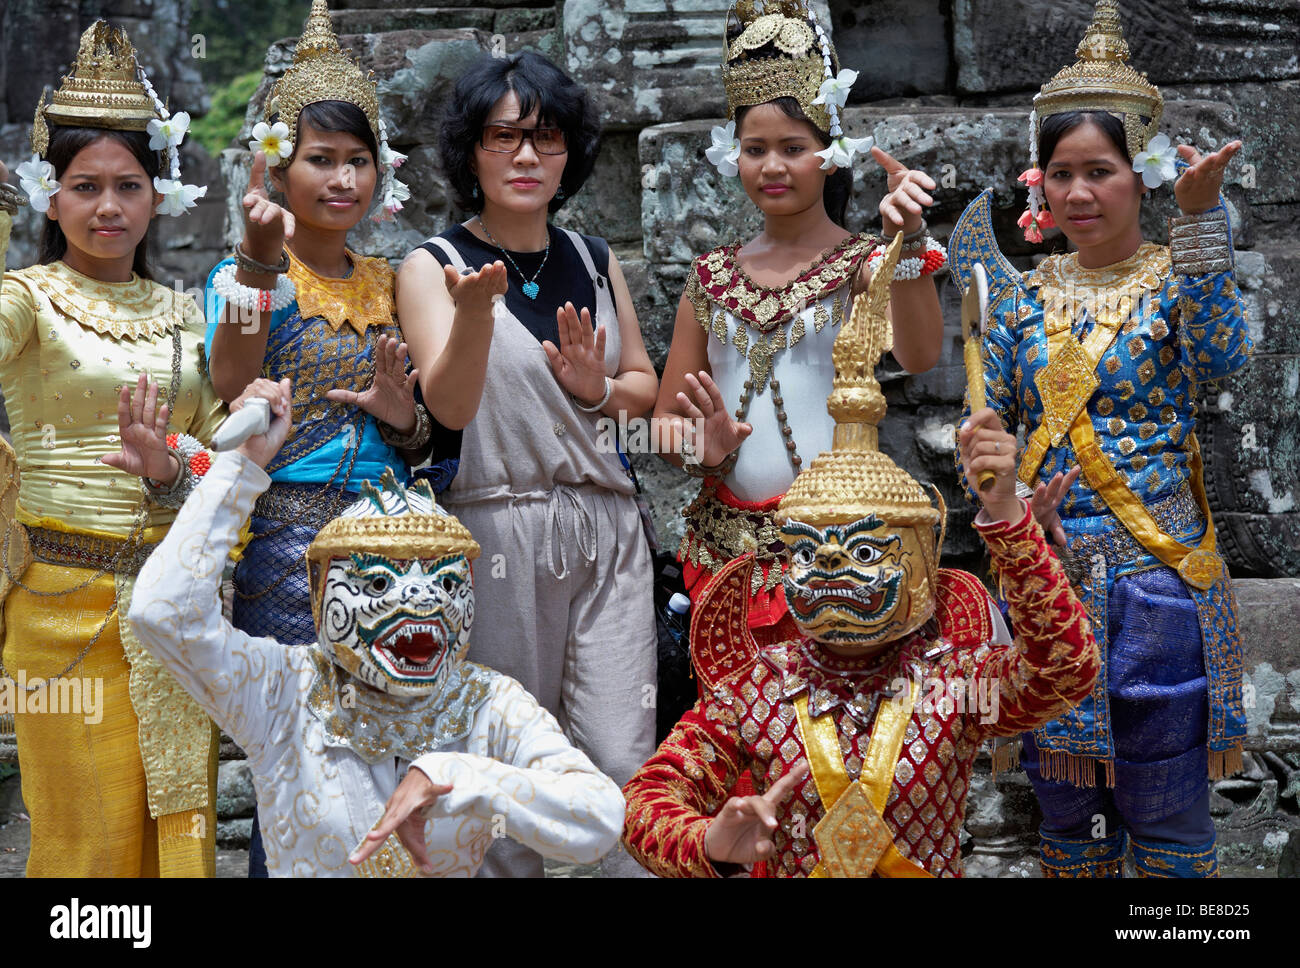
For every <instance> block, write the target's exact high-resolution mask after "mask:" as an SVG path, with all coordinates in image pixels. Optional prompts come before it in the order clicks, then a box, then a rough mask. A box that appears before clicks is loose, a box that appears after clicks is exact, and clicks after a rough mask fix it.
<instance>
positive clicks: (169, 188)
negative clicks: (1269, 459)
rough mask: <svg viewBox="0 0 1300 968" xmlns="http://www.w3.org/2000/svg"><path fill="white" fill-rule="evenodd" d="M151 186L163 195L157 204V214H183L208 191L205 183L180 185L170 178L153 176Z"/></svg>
mask: <svg viewBox="0 0 1300 968" xmlns="http://www.w3.org/2000/svg"><path fill="white" fill-rule="evenodd" d="M153 187H154V191H156V192H157V193H158V194H159V195H161V196H162V197H163V200H162V201H161V202H160V203H159V204H158V214H159V215H184V214H185V213H186V212H187V211H189V210H190V209H192V208H194V207H195V205H197V204H198V200H199V199H200V198H202V197H203V196H204V195H206V194H207V193H208V186H206V185H203V186H201V187H200V186H198V185H182V184H181V183H180V182H179V181H174V180H173V179H171V178H155V179H154V180H153Z"/></svg>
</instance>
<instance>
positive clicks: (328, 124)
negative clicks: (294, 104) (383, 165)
mask: <svg viewBox="0 0 1300 968" xmlns="http://www.w3.org/2000/svg"><path fill="white" fill-rule="evenodd" d="M303 122H306V123H307V124H310V125H311V126H312V127H313V128H315V129H316V130H317V131H342V132H343V133H344V134H350V135H352V136H353V137H354V138H356V139H357V140H358V141H360V142H361V143H362V144H364V145H365V146H366V147H367V148H369V149H370V157H371V158H373V159H374V160H375V162H376V164H377V163H378V161H379V145H378V143H377V142H376V141H375V133H374V132H373V131H371V130H370V121H369V120H368V119H367V118H366V115H365V112H364V111H362V110H361V109H360V108H359V107H357V106H356V105H355V104H352V103H350V102H348V101H313V102H312V103H311V104H308V105H307V106H306V107H304V108H303V109H302V111H300V112H299V113H298V130H299V131H301V130H302V125H303ZM298 140H299V141H302V135H301V134H299V136H298Z"/></svg>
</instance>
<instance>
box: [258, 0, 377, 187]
mask: <svg viewBox="0 0 1300 968" xmlns="http://www.w3.org/2000/svg"><path fill="white" fill-rule="evenodd" d="M317 101H344V102H346V103H348V104H354V105H356V106H357V107H358V108H360V109H361V113H362V114H364V115H365V116H366V121H367V122H369V124H370V131H371V133H372V134H374V136H375V143H376V144H384V143H386V138H385V137H384V132H383V131H382V130H381V125H380V119H379V96H378V94H377V92H376V89H375V82H374V81H373V80H371V77H370V74H369V73H368V72H367V73H362V71H361V68H360V67H358V66H357V63H356V61H354V60H353V59H352V58H351V57H349V56H348V54H347V52H345V51H344V50H342V49H341V48H340V47H339V39H338V37H337V36H336V35H335V33H334V26H333V24H331V23H330V11H329V7H328V6H327V5H326V3H325V0H312V4H311V14H310V15H309V16H308V17H307V23H306V24H305V25H304V26H303V29H302V36H301V37H299V38H298V46H297V48H296V49H295V50H294V53H293V64H292V66H290V68H289V69H288V70H287V71H285V72H284V76H283V77H281V78H280V80H278V81H277V82H276V84H275V87H274V88H272V89H271V96H270V97H268V98H267V99H266V119H267V120H268V121H269V120H270V119H271V117H272V116H273V115H277V114H278V115H279V120H280V121H283V122H284V123H285V125H287V126H288V128H289V138H288V140H289V142H290V143H291V144H295V145H296V144H297V143H298V117H299V115H301V114H302V109H303V108H305V107H306V106H307V105H309V104H315V103H316V102H317ZM289 161H290V159H289V158H281V159H280V165H281V166H282V167H283V166H286V165H288V164H289Z"/></svg>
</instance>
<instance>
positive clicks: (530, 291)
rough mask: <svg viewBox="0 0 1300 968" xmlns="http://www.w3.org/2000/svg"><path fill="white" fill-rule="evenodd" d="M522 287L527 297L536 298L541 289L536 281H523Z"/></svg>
mask: <svg viewBox="0 0 1300 968" xmlns="http://www.w3.org/2000/svg"><path fill="white" fill-rule="evenodd" d="M523 288H524V295H525V296H527V297H528V298H529V299H536V298H537V294H538V293H539V292H541V291H542V287H541V286H539V285H538V284H537V283H536V282H525V283H524V287H523Z"/></svg>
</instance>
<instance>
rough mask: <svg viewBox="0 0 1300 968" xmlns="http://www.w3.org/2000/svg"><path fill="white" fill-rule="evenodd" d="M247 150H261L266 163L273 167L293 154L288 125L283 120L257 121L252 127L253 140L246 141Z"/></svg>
mask: <svg viewBox="0 0 1300 968" xmlns="http://www.w3.org/2000/svg"><path fill="white" fill-rule="evenodd" d="M248 150H249V151H260V152H262V154H264V155H266V163H267V164H268V165H270V166H271V167H272V168H274V167H275V166H276V165H278V164H279V163H280V162H281V161H282V160H283V159H285V158H288V157H289V156H290V155H292V154H293V142H292V141H290V140H289V126H288V125H287V124H285V123H284V122H283V121H277V122H275V124H273V125H271V124H267V123H266V122H265V121H259V122H257V124H256V125H254V127H253V140H252V141H250V142H249V143H248Z"/></svg>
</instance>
